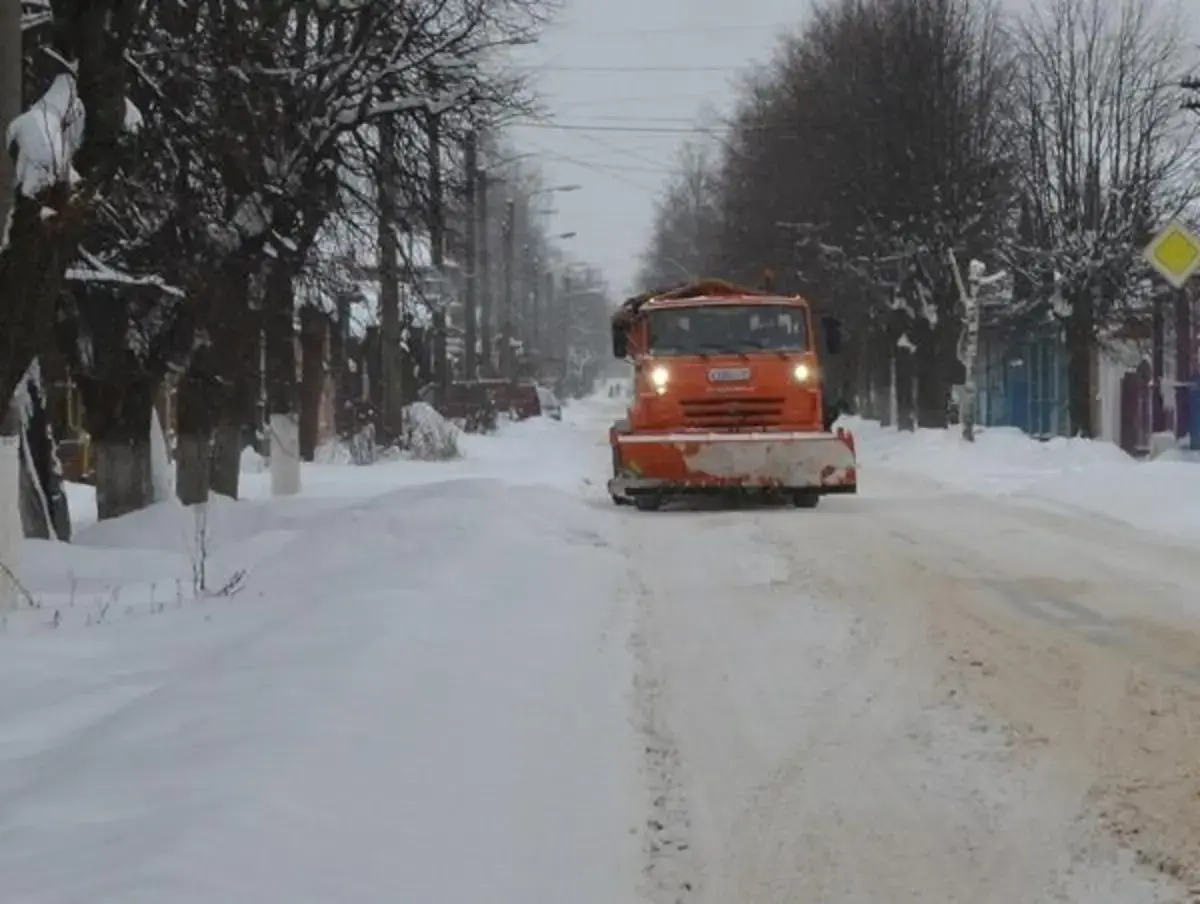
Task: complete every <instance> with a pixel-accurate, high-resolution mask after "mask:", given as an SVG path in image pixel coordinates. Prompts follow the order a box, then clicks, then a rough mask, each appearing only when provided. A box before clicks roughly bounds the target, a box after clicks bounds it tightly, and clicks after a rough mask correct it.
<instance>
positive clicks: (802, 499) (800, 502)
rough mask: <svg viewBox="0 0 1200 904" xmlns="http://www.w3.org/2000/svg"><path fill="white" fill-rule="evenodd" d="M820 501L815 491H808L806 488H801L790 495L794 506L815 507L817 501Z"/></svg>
mask: <svg viewBox="0 0 1200 904" xmlns="http://www.w3.org/2000/svg"><path fill="white" fill-rule="evenodd" d="M820 501H821V497H820V495H818V494H817V493H810V492H808V491H807V490H801V491H800V492H798V493H795V494H793V495H792V505H794V506H796V508H805V509H811V508H816V507H817V503H819V502H820Z"/></svg>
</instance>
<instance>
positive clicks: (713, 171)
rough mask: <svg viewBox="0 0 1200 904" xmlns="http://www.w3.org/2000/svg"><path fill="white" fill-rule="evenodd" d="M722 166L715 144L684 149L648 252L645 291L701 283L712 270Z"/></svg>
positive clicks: (660, 207)
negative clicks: (718, 166)
mask: <svg viewBox="0 0 1200 904" xmlns="http://www.w3.org/2000/svg"><path fill="white" fill-rule="evenodd" d="M719 162H720V158H719V157H717V156H716V154H715V153H714V151H713V148H712V147H711V145H710V144H706V143H699V142H688V143H686V144H685V145H684V146H683V148H682V149H681V150H680V152H679V155H678V159H677V160H676V162H675V172H674V175H673V176H672V178H671V180H670V182H669V183H668V184H667V187H666V189H665V190H664V191H663V193H662V195H661V197H660V198H659V200H658V203H657V205H656V207H655V212H654V224H653V226H652V231H651V237H650V245H649V247H648V248H647V249H646V250H645V252H643V254H642V260H641V271H640V273H639V276H638V281H639V282H640V283H641V284H642V287H643V288H645V289H652V288H656V287H661V286H667V285H672V284H675V283H679V282H683V281H687V280H695V279H700V278H701V277H702V276H703V275H704V272H705V271H706V270H707V268H708V267H709V265H710V263H711V262H712V259H713V256H714V243H715V239H716V233H717V227H718V217H719V216H720V209H719V206H718V201H719V194H718V184H717V176H718V172H717V165H718V164H719Z"/></svg>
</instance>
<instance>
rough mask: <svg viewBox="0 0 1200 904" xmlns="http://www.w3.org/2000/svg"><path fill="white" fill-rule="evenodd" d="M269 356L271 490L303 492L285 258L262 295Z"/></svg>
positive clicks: (291, 301) (290, 296)
mask: <svg viewBox="0 0 1200 904" xmlns="http://www.w3.org/2000/svg"><path fill="white" fill-rule="evenodd" d="M263 313H264V327H265V339H266V353H267V354H266V357H267V373H266V377H267V410H268V411H269V414H270V417H269V420H268V429H269V431H270V438H271V493H272V495H275V496H291V495H294V494H296V493H298V492H299V491H300V448H299V444H300V424H299V417H298V412H297V405H296V330H295V326H294V322H293V317H294V313H295V309H294V298H293V294H292V276H291V271H290V270H289V269H288V267H287V265H286V264H285V263H283V262H282V261H278V262H276V263H275V264H274V265H272V266H271V268H270V271H269V273H268V275H267V282H266V291H265V293H264V298H263Z"/></svg>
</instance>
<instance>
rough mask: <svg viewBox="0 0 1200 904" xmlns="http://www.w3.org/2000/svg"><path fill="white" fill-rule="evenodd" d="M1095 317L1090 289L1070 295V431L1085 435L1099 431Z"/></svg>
mask: <svg viewBox="0 0 1200 904" xmlns="http://www.w3.org/2000/svg"><path fill="white" fill-rule="evenodd" d="M1093 319H1094V318H1093V315H1092V296H1091V293H1090V292H1089V291H1083V292H1080V293H1078V295H1077V296H1076V297H1075V298H1073V299H1071V314H1070V316H1069V317H1068V318H1067V410H1068V414H1069V416H1070V420H1071V432H1072V433H1073V434H1075V435H1076V436H1081V437H1083V438H1085V439H1092V438H1093V437H1094V436H1095V435H1096V432H1095V431H1096V428H1095V424H1094V423H1093V419H1092V410H1093V406H1092V396H1093V395H1094V393H1093V391H1092V342H1093V337H1094V336H1095V330H1094V328H1093ZM1157 388H1158V387H1157V386H1156V387H1155V389H1156V390H1157Z"/></svg>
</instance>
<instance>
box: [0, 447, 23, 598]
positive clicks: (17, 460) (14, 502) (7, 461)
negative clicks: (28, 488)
mask: <svg viewBox="0 0 1200 904" xmlns="http://www.w3.org/2000/svg"><path fill="white" fill-rule="evenodd" d="M24 538H25V531H24V528H23V527H22V526H21V440H20V437H18V436H0V566H2V567H0V612H5V611H11V610H13V609H15V608H17V605H18V604H19V603H20V601H21V592H20V589H19V587H18V585H17V582H16V580H15V576H16V575H17V574H19V573H20V570H21V561H20V560H21V544H22V541H23V540H24Z"/></svg>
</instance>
